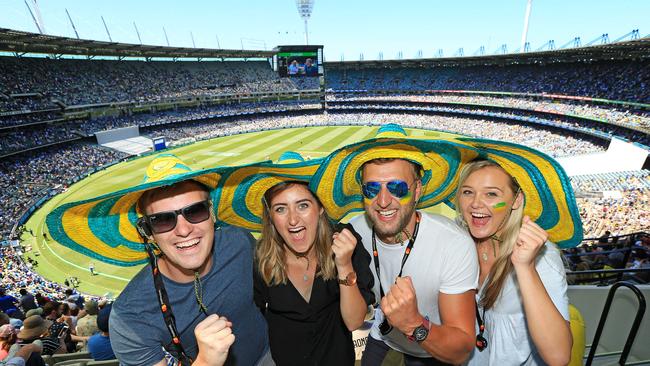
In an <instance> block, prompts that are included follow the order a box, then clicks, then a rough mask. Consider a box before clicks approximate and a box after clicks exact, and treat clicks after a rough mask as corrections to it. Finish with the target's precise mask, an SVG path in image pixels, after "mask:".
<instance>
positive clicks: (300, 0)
mask: <svg viewBox="0 0 650 366" xmlns="http://www.w3.org/2000/svg"><path fill="white" fill-rule="evenodd" d="M296 6H297V7H298V13H299V14H300V17H301V18H302V20H303V21H304V22H305V44H309V35H308V34H309V32H308V29H307V21H308V20H309V17H310V16H311V11H312V10H313V9H314V0H296Z"/></svg>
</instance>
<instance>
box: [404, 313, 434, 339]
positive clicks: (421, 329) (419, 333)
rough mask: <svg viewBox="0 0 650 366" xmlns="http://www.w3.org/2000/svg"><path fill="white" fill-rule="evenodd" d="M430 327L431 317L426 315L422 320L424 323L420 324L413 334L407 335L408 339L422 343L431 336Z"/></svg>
mask: <svg viewBox="0 0 650 366" xmlns="http://www.w3.org/2000/svg"><path fill="white" fill-rule="evenodd" d="M429 328H431V324H430V323H429V317H428V316H427V317H425V318H423V320H422V324H420V325H418V326H417V327H416V328H415V329H414V330H413V334H411V335H410V336H407V338H408V340H409V341H411V342H418V343H421V342H422V341H424V340H425V339H427V337H428V336H429Z"/></svg>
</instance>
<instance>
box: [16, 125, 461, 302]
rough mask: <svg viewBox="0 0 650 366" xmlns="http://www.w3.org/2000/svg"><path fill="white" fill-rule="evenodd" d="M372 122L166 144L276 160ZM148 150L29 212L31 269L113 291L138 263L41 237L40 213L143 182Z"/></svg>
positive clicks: (311, 150) (330, 143) (85, 288)
mask: <svg viewBox="0 0 650 366" xmlns="http://www.w3.org/2000/svg"><path fill="white" fill-rule="evenodd" d="M407 131H408V132H409V135H410V136H412V137H429V138H440V137H443V136H452V135H450V134H445V133H442V132H436V131H426V130H417V129H407ZM376 132H377V127H364V126H337V127H306V128H290V129H282V130H273V131H262V132H253V133H248V134H241V135H234V136H227V137H220V138H216V139H212V140H206V141H201V142H197V143H195V144H192V145H188V146H183V147H180V148H176V149H170V150H168V151H166V152H171V153H174V154H176V155H177V156H179V157H180V158H181V159H183V160H184V161H185V162H186V163H188V164H189V165H191V166H192V168H194V169H201V168H207V167H214V166H217V165H239V164H246V163H252V162H256V161H262V160H267V159H271V160H276V159H277V158H278V157H279V156H280V155H281V154H282V153H283V152H285V151H296V152H299V153H301V154H302V155H303V156H305V157H307V156H308V157H312V158H317V157H322V156H325V155H327V154H328V153H330V152H332V151H333V150H336V149H337V148H339V147H342V146H345V145H348V144H351V143H354V142H357V141H361V140H364V139H367V138H371V137H374V136H375V133H376ZM152 158H153V155H151V156H146V157H143V158H140V159H135V160H132V161H129V162H124V163H120V164H117V165H114V166H112V167H110V168H108V169H106V170H103V171H101V172H98V173H95V174H93V175H91V176H89V177H87V178H85V179H83V180H81V181H79V182H77V183H76V184H74V185H72V186H71V187H70V188H69V189H68V191H67V192H65V193H62V194H60V195H58V196H56V197H54V198H53V199H51V200H50V201H49V202H47V203H46V204H45V205H44V206H43V207H41V208H40V209H39V210H38V211H36V212H35V213H34V215H33V216H32V217H31V218H30V219H29V221H28V222H27V223H26V225H25V226H26V228H27V229H32V230H33V232H34V235H35V236H32V235H31V234H29V233H28V232H27V231H26V233H25V234H24V235H23V237H22V241H23V244H25V245H31V246H32V251H31V252H29V253H28V256H31V257H32V258H34V259H36V260H38V262H39V265H38V266H37V267H36V268H35V270H36V271H37V272H38V273H39V274H41V275H42V276H43V277H45V278H47V279H49V280H51V281H55V282H59V283H63V281H64V280H65V278H66V277H71V276H74V277H77V278H78V279H79V284H80V286H79V289H80V290H81V291H82V292H85V293H90V294H95V295H100V296H101V295H104V294H106V293H107V292H110V293H111V294H113V295H114V296H117V294H119V293H120V292H121V291H122V289H123V288H124V286H125V285H126V284H127V282H128V281H129V279H130V278H131V277H133V276H134V275H135V274H136V273H137V272H138V271H139V270H140V268H141V267H142V266H135V267H118V266H114V265H110V264H107V263H103V262H100V261H98V260H94V259H91V258H89V257H86V256H85V255H83V254H80V253H78V252H75V251H73V250H71V249H68V248H67V247H64V246H62V245H60V244H58V243H57V242H55V241H53V240H51V238H50V236H49V234H48V239H49V240H45V239H44V237H43V232H47V228H46V227H45V216H46V215H47V214H48V213H49V212H50V211H51V210H52V209H53V208H55V207H57V206H59V205H61V204H63V203H67V202H74V201H78V200H82V199H87V198H91V197H96V196H99V195H101V194H104V193H108V192H113V191H116V190H119V189H123V188H126V187H129V186H133V185H135V184H138V183H139V182H141V181H142V174H143V172H144V171H145V167H146V166H147V164H149V162H150V161H151V159H152ZM432 211H433V212H442V213H447V214H449V211H450V210H449V208H447V207H446V206H444V207H440V208H434V209H432ZM91 262H93V263H94V265H95V272H96V273H98V275H96V276H91V275H90V272H89V270H88V267H89V264H90V263H91Z"/></svg>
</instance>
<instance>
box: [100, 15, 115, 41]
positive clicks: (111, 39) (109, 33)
mask: <svg viewBox="0 0 650 366" xmlns="http://www.w3.org/2000/svg"><path fill="white" fill-rule="evenodd" d="M101 18H102V23H104V29H106V34H108V40H109V41H111V42H113V38H112V37H111V32H109V31H108V26H107V25H106V21H105V20H104V16H103V15H102V16H101Z"/></svg>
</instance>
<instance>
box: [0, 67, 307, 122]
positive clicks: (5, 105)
mask: <svg viewBox="0 0 650 366" xmlns="http://www.w3.org/2000/svg"><path fill="white" fill-rule="evenodd" d="M296 88H297V87H296V85H295V84H293V83H291V82H290V81H289V80H287V79H280V77H279V76H278V75H277V74H276V73H274V72H273V71H272V70H271V67H270V66H269V64H268V63H267V62H265V61H247V62H245V61H227V62H196V61H194V62H163V61H161V62H141V61H114V60H113V61H111V60H79V59H54V60H52V59H43V58H25V57H21V58H17V57H0V93H2V94H0V111H15V110H24V109H30V110H37V109H44V108H52V107H61V104H63V105H65V106H72V105H86V104H98V103H114V102H125V101H139V102H152V101H154V102H155V101H161V100H163V99H173V98H182V97H188V96H197V95H210V94H219V93H248V92H269V91H291V90H296ZM3 95H4V98H3Z"/></svg>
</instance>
